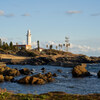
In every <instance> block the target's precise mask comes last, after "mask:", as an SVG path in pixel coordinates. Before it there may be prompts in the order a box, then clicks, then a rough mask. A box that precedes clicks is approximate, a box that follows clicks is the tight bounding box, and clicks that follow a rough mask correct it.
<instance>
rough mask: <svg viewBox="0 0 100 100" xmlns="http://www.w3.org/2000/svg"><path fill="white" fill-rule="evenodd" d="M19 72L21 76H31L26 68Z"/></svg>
mask: <svg viewBox="0 0 100 100" xmlns="http://www.w3.org/2000/svg"><path fill="white" fill-rule="evenodd" d="M19 71H20V73H21V74H24V75H29V74H31V71H30V70H29V69H28V68H23V69H21V70H19Z"/></svg>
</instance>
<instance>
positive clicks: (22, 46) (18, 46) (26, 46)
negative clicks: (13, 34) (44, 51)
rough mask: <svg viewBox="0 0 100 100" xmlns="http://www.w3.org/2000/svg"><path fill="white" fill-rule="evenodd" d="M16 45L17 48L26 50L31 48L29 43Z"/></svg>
mask: <svg viewBox="0 0 100 100" xmlns="http://www.w3.org/2000/svg"><path fill="white" fill-rule="evenodd" d="M16 47H17V48H18V49H21V48H24V49H26V50H31V49H32V46H31V45H16Z"/></svg>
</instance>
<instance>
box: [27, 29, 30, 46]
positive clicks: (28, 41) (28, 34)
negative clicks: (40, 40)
mask: <svg viewBox="0 0 100 100" xmlns="http://www.w3.org/2000/svg"><path fill="white" fill-rule="evenodd" d="M26 36H27V45H31V31H30V30H28V31H27V35H26Z"/></svg>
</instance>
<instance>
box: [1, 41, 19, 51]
mask: <svg viewBox="0 0 100 100" xmlns="http://www.w3.org/2000/svg"><path fill="white" fill-rule="evenodd" d="M0 48H1V49H3V50H17V49H18V48H17V47H16V46H14V45H13V42H12V41H11V42H10V43H9V44H8V43H7V42H4V41H2V40H1V39H0Z"/></svg>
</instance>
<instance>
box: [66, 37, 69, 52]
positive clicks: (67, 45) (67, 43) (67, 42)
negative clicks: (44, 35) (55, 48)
mask: <svg viewBox="0 0 100 100" xmlns="http://www.w3.org/2000/svg"><path fill="white" fill-rule="evenodd" d="M69 46H70V43H69V38H68V37H65V47H66V52H68V47H69Z"/></svg>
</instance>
